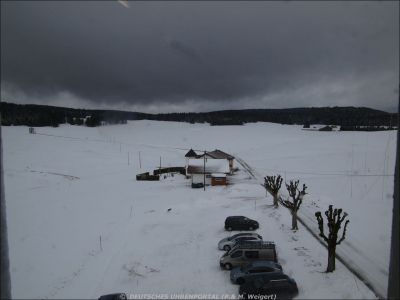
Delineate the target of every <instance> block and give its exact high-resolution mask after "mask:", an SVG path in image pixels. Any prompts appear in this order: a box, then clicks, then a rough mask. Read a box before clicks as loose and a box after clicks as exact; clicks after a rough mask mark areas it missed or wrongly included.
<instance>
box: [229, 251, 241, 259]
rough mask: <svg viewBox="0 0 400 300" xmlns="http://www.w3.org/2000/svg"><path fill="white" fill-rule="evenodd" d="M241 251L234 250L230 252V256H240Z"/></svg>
mask: <svg viewBox="0 0 400 300" xmlns="http://www.w3.org/2000/svg"><path fill="white" fill-rule="evenodd" d="M242 252H243V251H240V250H239V251H235V252H234V253H232V255H231V257H233V258H234V257H240V256H242Z"/></svg>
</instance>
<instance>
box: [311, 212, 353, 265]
mask: <svg viewBox="0 0 400 300" xmlns="http://www.w3.org/2000/svg"><path fill="white" fill-rule="evenodd" d="M341 214H342V209H341V208H340V209H337V208H335V209H334V210H333V209H332V205H329V209H328V210H327V211H325V216H326V218H327V219H328V223H327V224H328V230H329V234H328V236H326V235H325V233H324V220H323V218H322V215H321V212H320V211H317V212H316V213H315V217H316V218H317V221H318V227H319V236H320V237H322V238H323V239H324V241H325V242H327V244H328V267H327V268H326V272H333V271H334V270H335V257H336V246H337V245H339V244H340V243H341V242H342V241H343V240H344V239H345V237H346V229H347V224H349V222H350V221H349V220H346V222H345V223H344V228H343V233H342V237H341V238H340V239H339V241H338V232H339V229H340V227H341V225H342V223H343V221H344V219H345V218H346V217H347V213H345V212H343V216H341Z"/></svg>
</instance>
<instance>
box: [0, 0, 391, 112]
mask: <svg viewBox="0 0 400 300" xmlns="http://www.w3.org/2000/svg"><path fill="white" fill-rule="evenodd" d="M398 86H399V3H398V2H397V1H386V2H385V1H378V2H371V1H368V2H362V1H356V2H348V1H346V2H338V1H332V2H327V1H312V2H297V1H282V2H278V1H265V2H260V1H257V2H229V1H223V2H211V1H205V2H198V1H196V2H173V1H166V2H155V1H151V2H145V1H141V2H132V1H130V2H129V8H126V7H125V6H123V5H121V4H120V3H119V2H118V1H116V0H115V1H99V2H96V1H87V2H85V1H71V2H68V1H65V2H61V1H43V2H41V1H17V2H12V1H1V99H2V101H9V102H15V103H36V104H48V105H62V106H68V107H84V108H111V109H126V110H133V111H143V112H176V111H211V110H221V109H242V108H287V107H303V106H350V105H351V106H367V107H372V108H376V109H381V110H386V111H394V110H396V109H397V104H398V95H399V89H398Z"/></svg>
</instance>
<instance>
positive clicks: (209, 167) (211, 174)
mask: <svg viewBox="0 0 400 300" xmlns="http://www.w3.org/2000/svg"><path fill="white" fill-rule="evenodd" d="M229 173H230V169H229V163H228V161H227V160H226V159H209V158H207V157H206V158H205V159H204V157H203V158H194V159H190V160H189V162H188V165H187V167H186V176H188V177H191V181H192V186H193V185H196V184H201V183H204V180H205V184H206V185H210V184H211V185H222V184H224V185H225V184H227V181H226V175H227V174H229Z"/></svg>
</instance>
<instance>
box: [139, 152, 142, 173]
mask: <svg viewBox="0 0 400 300" xmlns="http://www.w3.org/2000/svg"><path fill="white" fill-rule="evenodd" d="M139 168H140V169H141V168H142V160H141V159H140V151H139Z"/></svg>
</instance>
